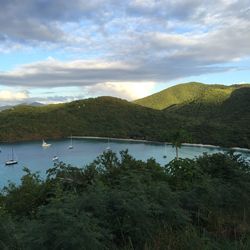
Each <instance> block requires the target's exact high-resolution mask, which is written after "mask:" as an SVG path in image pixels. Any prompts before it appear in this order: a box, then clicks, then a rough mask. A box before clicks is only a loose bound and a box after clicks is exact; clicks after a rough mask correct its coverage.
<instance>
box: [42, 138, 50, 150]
mask: <svg viewBox="0 0 250 250" xmlns="http://www.w3.org/2000/svg"><path fill="white" fill-rule="evenodd" d="M50 146H51V144H48V143H46V142H45V141H44V140H43V143H42V147H43V148H48V147H50Z"/></svg>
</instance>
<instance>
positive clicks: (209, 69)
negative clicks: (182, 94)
mask: <svg viewBox="0 0 250 250" xmlns="http://www.w3.org/2000/svg"><path fill="white" fill-rule="evenodd" d="M6 20H8V21H7V22H6ZM249 41H250V3H249V0H240V1H239V0H209V1H208V0H205V1H199V0H177V1H176V0H175V1H174V0H168V1H167V0H125V1H119V2H117V1H114V0H93V1H88V2H86V1H85V0H74V1H68V0H54V1H49V0H23V1H19V0H2V1H1V8H0V55H1V52H2V53H4V51H10V52H9V53H11V51H15V50H22V49H29V50H36V49H37V48H39V49H40V50H44V51H46V52H47V54H49V53H50V52H51V53H52V54H53V52H54V51H57V53H59V54H63V55H65V54H66V59H64V60H58V59H53V58H50V59H46V60H42V61H39V62H34V61H31V62H29V63H26V64H21V65H19V66H17V67H15V68H13V69H10V70H8V71H0V85H1V86H5V87H12V88H16V87H22V88H25V89H27V90H28V91H32V89H34V88H57V87H62V86H64V87H67V86H70V87H72V86H76V87H79V88H81V89H82V90H83V92H85V93H89V94H92V95H97V94H105V95H106V94H110V95H112V94H114V95H117V96H121V97H123V96H126V98H129V99H133V98H136V95H135V93H139V92H140V93H145V94H147V93H148V92H149V91H150V90H152V88H151V87H149V88H147V87H148V86H150V84H148V83H151V84H152V86H156V84H157V83H165V82H168V81H172V80H175V79H181V78H185V77H190V76H199V75H203V74H208V73H216V72H227V71H230V70H236V71H238V70H242V69H245V68H246V65H244V63H242V62H244V60H246V59H248V58H250V43H249ZM13 53H14V52H13ZM248 70H249V69H248ZM138 86H139V87H138ZM145 86H147V87H146V89H148V91H145V92H142V91H137V90H136V89H138V88H139V89H141V90H143V89H145ZM137 97H138V95H137Z"/></svg>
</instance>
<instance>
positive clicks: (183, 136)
mask: <svg viewBox="0 0 250 250" xmlns="http://www.w3.org/2000/svg"><path fill="white" fill-rule="evenodd" d="M188 139H189V136H188V133H187V131H185V130H184V129H180V130H177V131H175V132H174V133H172V135H171V136H170V140H171V143H172V146H173V147H175V151H176V160H178V159H179V151H178V149H179V148H181V145H182V143H183V142H185V141H186V140H188Z"/></svg>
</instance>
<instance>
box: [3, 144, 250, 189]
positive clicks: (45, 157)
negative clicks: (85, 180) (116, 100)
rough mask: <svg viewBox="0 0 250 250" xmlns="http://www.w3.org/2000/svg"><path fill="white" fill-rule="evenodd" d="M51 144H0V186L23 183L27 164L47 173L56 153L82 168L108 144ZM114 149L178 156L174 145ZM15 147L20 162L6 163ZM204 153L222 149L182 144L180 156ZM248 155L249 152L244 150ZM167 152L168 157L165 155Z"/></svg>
mask: <svg viewBox="0 0 250 250" xmlns="http://www.w3.org/2000/svg"><path fill="white" fill-rule="evenodd" d="M47 143H51V144H52V146H51V147H50V148H47V149H44V148H42V146H41V144H42V142H41V141H39V142H25V143H15V144H11V145H10V144H0V148H1V151H2V152H1V153H0V177H1V179H0V187H3V186H4V185H6V184H7V183H8V181H11V182H15V183H20V178H21V177H22V175H23V171H22V169H23V167H28V168H29V169H30V170H31V171H32V172H37V171H38V172H40V174H41V176H44V175H45V172H46V170H47V169H48V168H51V167H53V161H52V158H53V156H55V155H57V156H58V157H59V160H60V161H63V162H65V163H68V164H71V165H74V166H79V167H83V166H85V165H86V164H88V163H90V162H92V161H93V160H94V159H95V158H96V157H97V156H98V155H100V154H101V153H102V152H103V151H104V150H105V149H106V147H107V146H108V142H107V139H74V140H73V145H74V148H73V149H71V150H69V149H68V146H69V144H70V140H57V141H52V140H51V141H47ZM109 146H110V148H111V149H112V151H114V152H116V153H119V152H120V151H121V150H124V149H128V150H129V153H130V154H131V155H133V156H134V157H135V158H136V159H140V160H146V159H148V158H150V157H153V158H155V159H156V160H157V162H159V163H160V164H162V165H164V164H166V163H168V162H169V161H171V160H172V159H173V158H174V157H175V149H174V148H172V146H171V145H166V146H165V145H164V144H154V143H143V142H130V141H116V140H111V141H110V143H109ZM12 147H13V148H14V156H15V159H17V160H18V164H17V165H13V166H5V161H6V160H8V159H10V158H11V148H12ZM203 152H207V153H209V154H212V153H216V152H223V149H219V148H206V147H190V146H183V147H182V148H181V149H180V152H179V155H180V157H183V158H187V157H188V158H193V157H195V156H199V155H201V154H202V153H203ZM244 154H245V155H246V156H248V157H249V156H250V154H246V153H244ZM164 155H167V158H163V156H164Z"/></svg>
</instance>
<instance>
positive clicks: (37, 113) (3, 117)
mask: <svg viewBox="0 0 250 250" xmlns="http://www.w3.org/2000/svg"><path fill="white" fill-rule="evenodd" d="M139 104H140V105H139ZM249 124H250V85H247V84H245V85H232V86H223V85H205V84H201V83H188V84H180V85H177V86H174V87H171V88H168V89H166V90H163V91H161V92H159V93H156V94H154V95H152V96H149V97H146V98H143V99H140V100H137V101H135V102H134V103H130V102H128V101H125V100H121V99H118V98H113V97H99V98H90V99H86V100H79V101H74V102H71V103H65V104H57V105H47V106H41V107H32V106H26V105H19V106H16V107H14V108H12V109H11V110H5V111H2V112H0V141H20V140H40V139H42V138H63V137H67V136H69V135H71V134H72V135H82V136H84V135H86V136H105V137H117V138H134V139H148V140H158V141H170V140H171V137H172V135H173V133H174V132H175V131H177V130H179V129H185V130H186V131H187V132H188V133H189V135H190V139H189V141H188V142H193V143H204V144H214V145H221V146H226V147H231V146H239V147H247V148H250V126H249Z"/></svg>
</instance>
